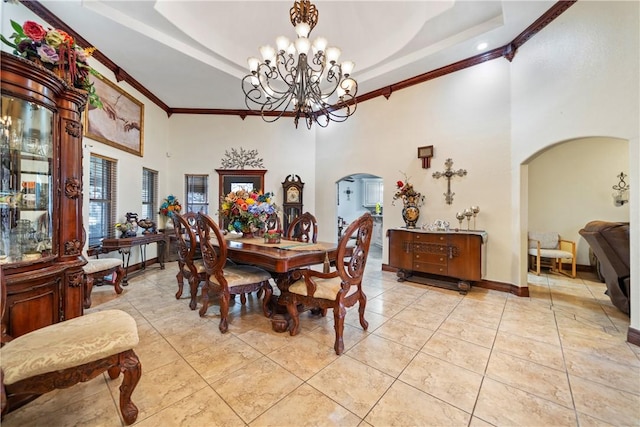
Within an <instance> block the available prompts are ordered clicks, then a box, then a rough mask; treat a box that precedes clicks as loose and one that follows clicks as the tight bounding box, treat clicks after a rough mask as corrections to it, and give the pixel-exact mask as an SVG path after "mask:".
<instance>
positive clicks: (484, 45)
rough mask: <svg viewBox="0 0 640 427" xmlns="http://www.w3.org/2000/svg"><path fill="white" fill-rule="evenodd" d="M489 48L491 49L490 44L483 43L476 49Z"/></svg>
mask: <svg viewBox="0 0 640 427" xmlns="http://www.w3.org/2000/svg"><path fill="white" fill-rule="evenodd" d="M487 47H489V44H488V43H487V42H482V43H478V46H476V49H478V50H485V49H486V48H487Z"/></svg>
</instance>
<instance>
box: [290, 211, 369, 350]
mask: <svg viewBox="0 0 640 427" xmlns="http://www.w3.org/2000/svg"><path fill="white" fill-rule="evenodd" d="M372 232H373V217H372V216H371V214H370V213H365V214H364V215H362V216H361V217H360V218H358V219H357V220H355V221H353V222H352V223H351V224H350V225H349V227H348V228H347V230H346V231H345V233H344V235H343V238H342V239H341V240H340V242H339V244H338V252H337V255H336V260H337V261H336V265H335V270H334V271H332V272H329V273H321V272H319V271H315V270H310V269H301V270H297V271H295V272H293V273H292V276H291V277H292V280H293V282H292V283H291V284H290V285H289V287H288V288H287V289H286V290H282V293H281V295H280V298H279V300H278V303H279V304H282V305H286V306H287V312H288V313H289V315H290V316H291V319H292V326H291V329H290V334H291V335H297V334H298V332H299V330H300V319H299V313H298V305H299V304H303V305H304V307H305V308H311V309H319V310H321V312H322V314H323V315H325V314H326V311H327V309H328V308H333V317H334V328H335V332H336V340H335V344H334V350H335V351H336V354H338V355H340V354H342V352H343V351H344V342H343V339H342V335H343V331H344V317H345V315H346V313H347V311H346V307H351V306H353V305H354V304H355V303H356V302H358V303H359V306H358V312H359V313H360V325H361V326H362V328H363V329H364V330H365V331H366V330H367V328H368V327H369V323H368V322H367V321H366V320H365V318H364V310H365V308H366V305H367V297H366V295H365V294H364V292H363V291H362V276H363V274H364V268H365V266H366V264H367V255H368V253H369V245H370V243H371V234H372ZM350 237H355V241H354V240H353V239H350ZM353 242H355V245H354V246H352V243H353ZM341 260H342V262H340V261H341Z"/></svg>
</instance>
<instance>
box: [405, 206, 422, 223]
mask: <svg viewBox="0 0 640 427" xmlns="http://www.w3.org/2000/svg"><path fill="white" fill-rule="evenodd" d="M418 218H420V208H419V207H418V205H416V204H415V203H411V202H407V203H405V204H404V208H403V209H402V219H403V220H404V223H405V224H406V225H407V228H416V222H418Z"/></svg>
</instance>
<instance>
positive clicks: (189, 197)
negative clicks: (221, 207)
mask: <svg viewBox="0 0 640 427" xmlns="http://www.w3.org/2000/svg"><path fill="white" fill-rule="evenodd" d="M185 194H186V205H185V212H203V213H209V175H189V174H187V175H185Z"/></svg>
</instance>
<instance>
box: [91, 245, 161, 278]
mask: <svg viewBox="0 0 640 427" xmlns="http://www.w3.org/2000/svg"><path fill="white" fill-rule="evenodd" d="M154 242H155V243H157V245H158V250H157V252H158V262H159V263H160V269H162V270H164V255H165V244H166V235H165V234H164V233H149V234H142V235H140V236H135V237H124V238H121V239H103V240H102V252H112V251H118V252H120V254H121V255H122V266H123V267H124V277H123V278H122V285H123V286H127V285H128V284H129V281H128V279H129V260H130V259H131V248H132V247H134V246H139V247H140V259H141V264H142V268H141V270H144V269H145V268H146V267H147V245H148V244H149V243H154Z"/></svg>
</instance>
